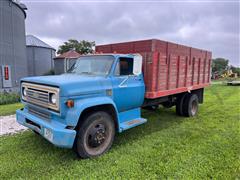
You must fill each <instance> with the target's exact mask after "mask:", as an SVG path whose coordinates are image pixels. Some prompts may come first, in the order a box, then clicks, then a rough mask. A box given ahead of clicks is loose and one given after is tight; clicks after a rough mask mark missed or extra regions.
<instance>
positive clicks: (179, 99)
mask: <svg viewBox="0 0 240 180" xmlns="http://www.w3.org/2000/svg"><path fill="white" fill-rule="evenodd" d="M186 95H187V94H183V95H180V96H178V97H177V101H176V113H177V115H179V116H182V115H183V101H184V98H185V97H186Z"/></svg>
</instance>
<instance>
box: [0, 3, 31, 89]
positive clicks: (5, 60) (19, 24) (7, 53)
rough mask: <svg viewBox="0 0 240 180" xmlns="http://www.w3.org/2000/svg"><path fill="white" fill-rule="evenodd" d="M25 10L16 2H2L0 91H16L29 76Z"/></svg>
mask: <svg viewBox="0 0 240 180" xmlns="http://www.w3.org/2000/svg"><path fill="white" fill-rule="evenodd" d="M25 10H27V8H26V6H25V5H24V4H21V3H19V2H18V1H16V0H15V1H12V0H0V66H1V67H0V91H4V90H5V91H11V90H15V89H16V87H17V86H18V85H19V80H20V79H21V78H22V77H24V76H27V74H28V70H27V58H26V39H25V18H26V12H25Z"/></svg>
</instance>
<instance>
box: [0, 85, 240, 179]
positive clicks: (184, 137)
mask: <svg viewBox="0 0 240 180" xmlns="http://www.w3.org/2000/svg"><path fill="white" fill-rule="evenodd" d="M143 116H144V117H145V118H147V119H148V123H146V124H144V125H142V126H139V127H136V128H133V129H130V130H128V131H126V132H124V133H122V134H118V135H117V136H116V138H115V141H114V144H113V147H112V149H111V150H110V152H108V153H107V154H105V155H103V156H101V157H98V158H95V159H87V160H81V159H80V160H79V159H78V158H77V157H76V155H75V154H74V153H73V152H72V151H71V150H67V149H60V148H56V147H54V146H53V145H51V144H50V143H48V142H47V141H45V140H44V139H43V138H41V137H39V136H37V135H35V134H34V133H32V132H30V131H27V132H24V133H21V134H17V135H13V136H3V137H0V144H1V147H0V154H1V155H0V162H1V163H0V170H1V173H0V179H11V178H14V179H15V178H24V179H28V178H31V179H39V178H41V179H50V178H55V179H59V178H60V179H64V178H66V179H69V178H74V179H80V178H81V179H163V178H164V179H165V178H171V179H212V178H213V179H237V178H240V87H236V86H225V85H221V84H216V85H213V86H212V87H209V88H207V89H206V92H205V103H204V104H203V105H201V107H200V112H199V115H198V116H197V117H195V118H184V117H178V116H176V115H175V110H174V108H171V109H164V108H159V109H158V110H157V111H155V112H151V111H144V113H143Z"/></svg>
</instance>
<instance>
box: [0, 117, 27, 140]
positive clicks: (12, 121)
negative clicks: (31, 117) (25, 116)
mask: <svg viewBox="0 0 240 180" xmlns="http://www.w3.org/2000/svg"><path fill="white" fill-rule="evenodd" d="M25 130H27V128H26V127H24V126H22V125H20V124H18V123H17V121H16V115H10V116H0V136H1V135H5V134H14V133H17V132H21V131H25Z"/></svg>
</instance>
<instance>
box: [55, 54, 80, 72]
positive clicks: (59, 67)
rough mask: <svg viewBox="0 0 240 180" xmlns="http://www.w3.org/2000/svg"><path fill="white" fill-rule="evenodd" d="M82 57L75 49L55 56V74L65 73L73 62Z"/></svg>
mask: <svg viewBox="0 0 240 180" xmlns="http://www.w3.org/2000/svg"><path fill="white" fill-rule="evenodd" d="M79 57H80V54H79V53H78V52H76V51H74V50H70V51H68V52H65V53H63V54H61V55H59V56H57V57H56V58H54V71H55V74H63V73H65V72H67V70H68V69H69V68H70V67H71V66H72V65H73V63H74V62H75V61H76V59H78V58H79Z"/></svg>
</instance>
